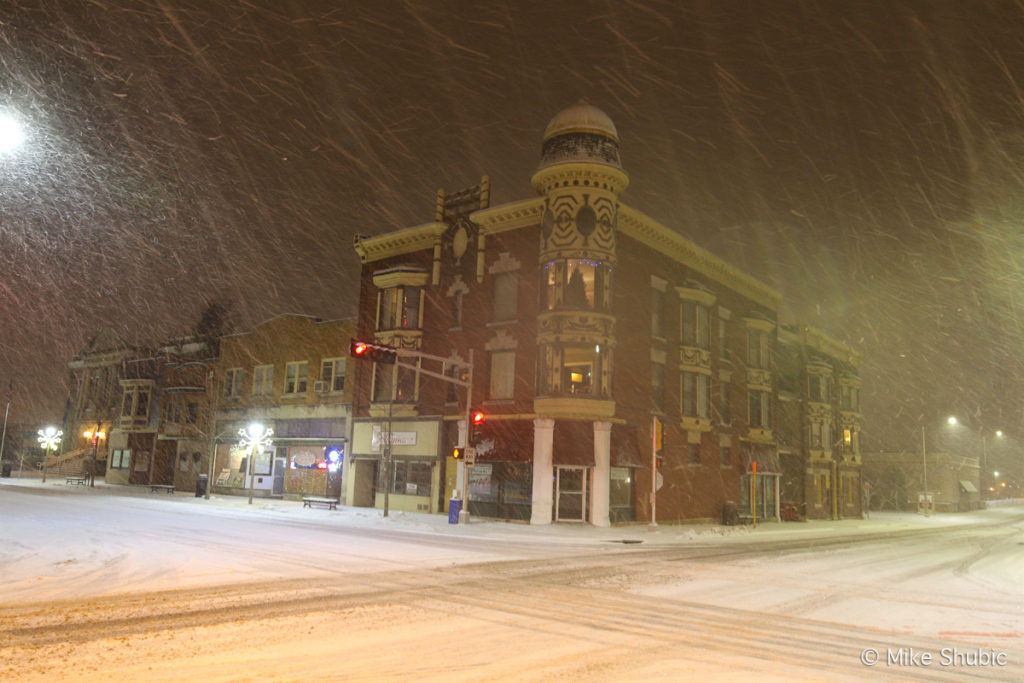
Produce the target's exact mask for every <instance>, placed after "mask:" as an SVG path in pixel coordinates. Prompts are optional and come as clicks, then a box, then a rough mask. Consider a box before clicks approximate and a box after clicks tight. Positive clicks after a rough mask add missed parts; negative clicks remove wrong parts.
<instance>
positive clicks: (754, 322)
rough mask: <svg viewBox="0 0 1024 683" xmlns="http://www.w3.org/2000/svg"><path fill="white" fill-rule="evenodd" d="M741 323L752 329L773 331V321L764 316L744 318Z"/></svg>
mask: <svg viewBox="0 0 1024 683" xmlns="http://www.w3.org/2000/svg"><path fill="white" fill-rule="evenodd" d="M743 324H744V325H746V326H747V327H749V328H751V329H753V330H760V331H762V332H767V333H769V334H770V333H772V332H774V331H775V323H773V322H772V321H771V320H767V319H765V318H744V319H743Z"/></svg>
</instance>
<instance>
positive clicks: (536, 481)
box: [530, 418, 555, 524]
mask: <svg viewBox="0 0 1024 683" xmlns="http://www.w3.org/2000/svg"><path fill="white" fill-rule="evenodd" d="M554 438H555V421H554V420H551V419H547V418H537V419H536V420H534V421H533V502H532V511H531V513H530V524H551V503H552V500H551V494H552V481H553V480H552V477H553V476H554V469H553V467H552V463H553V456H552V445H553V443H554Z"/></svg>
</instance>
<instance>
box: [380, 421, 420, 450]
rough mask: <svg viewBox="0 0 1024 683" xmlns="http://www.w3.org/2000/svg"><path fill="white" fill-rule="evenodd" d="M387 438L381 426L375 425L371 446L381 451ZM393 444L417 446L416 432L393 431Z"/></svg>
mask: <svg viewBox="0 0 1024 683" xmlns="http://www.w3.org/2000/svg"><path fill="white" fill-rule="evenodd" d="M385 440H386V439H385V437H384V434H383V433H382V432H381V428H380V427H379V426H376V425H374V427H373V433H372V435H371V436H370V447H371V448H372V449H373V450H375V451H379V450H380V448H381V446H382V445H383V444H384V441H385ZM391 445H392V446H415V445H416V432H394V431H393V432H391Z"/></svg>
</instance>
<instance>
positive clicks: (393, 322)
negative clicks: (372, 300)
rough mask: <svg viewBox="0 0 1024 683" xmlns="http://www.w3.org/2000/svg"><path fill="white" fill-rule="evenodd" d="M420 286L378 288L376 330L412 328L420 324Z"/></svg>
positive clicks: (416, 327)
mask: <svg viewBox="0 0 1024 683" xmlns="http://www.w3.org/2000/svg"><path fill="white" fill-rule="evenodd" d="M421 298H422V288H420V287H389V288H387V289H382V290H380V303H379V306H378V308H377V329H378V330H412V329H418V328H419V326H420V299H421Z"/></svg>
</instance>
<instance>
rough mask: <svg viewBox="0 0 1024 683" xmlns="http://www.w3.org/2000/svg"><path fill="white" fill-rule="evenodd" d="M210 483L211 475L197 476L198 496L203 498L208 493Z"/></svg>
mask: <svg viewBox="0 0 1024 683" xmlns="http://www.w3.org/2000/svg"><path fill="white" fill-rule="evenodd" d="M209 484H210V476H209V475H207V474H200V475H199V476H198V477H196V498H202V497H203V496H205V495H206V487H207V486H208V485H209Z"/></svg>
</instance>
